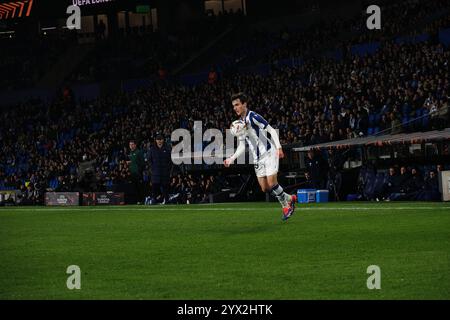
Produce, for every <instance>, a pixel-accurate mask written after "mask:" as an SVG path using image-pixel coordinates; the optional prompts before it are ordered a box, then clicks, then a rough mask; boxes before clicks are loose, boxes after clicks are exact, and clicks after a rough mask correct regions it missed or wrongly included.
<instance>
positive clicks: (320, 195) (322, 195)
mask: <svg viewBox="0 0 450 320" xmlns="http://www.w3.org/2000/svg"><path fill="white" fill-rule="evenodd" d="M316 202H328V190H317V191H316Z"/></svg>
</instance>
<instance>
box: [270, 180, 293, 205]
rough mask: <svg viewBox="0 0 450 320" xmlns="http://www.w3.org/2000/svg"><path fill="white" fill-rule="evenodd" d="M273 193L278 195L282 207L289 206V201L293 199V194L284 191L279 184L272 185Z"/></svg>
mask: <svg viewBox="0 0 450 320" xmlns="http://www.w3.org/2000/svg"><path fill="white" fill-rule="evenodd" d="M272 194H273V195H274V196H275V197H277V199H278V201H279V202H280V204H281V206H282V207H287V206H288V203H289V201H291V196H290V195H288V194H287V193H286V192H284V191H283V188H282V187H281V186H280V185H279V184H276V185H274V186H273V187H272Z"/></svg>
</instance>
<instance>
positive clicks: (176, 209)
mask: <svg viewBox="0 0 450 320" xmlns="http://www.w3.org/2000/svg"><path fill="white" fill-rule="evenodd" d="M276 209H278V208H264V207H260V208H259V207H250V208H236V207H234V208H205V207H203V208H200V207H196V208H177V207H165V208H133V207H131V208H130V207H110V208H93V207H65V208H51V207H47V208H13V209H10V210H8V209H0V212H2V211H5V212H8V211H9V212H13V211H61V212H64V211H83V212H90V211H119V212H120V211H263V210H264V211H268V210H270V211H273V210H276ZM297 210H298V211H300V212H301V211H305V210H306V211H366V210H378V211H395V210H450V207H304V208H302V207H300V206H297ZM449 212H450V211H449Z"/></svg>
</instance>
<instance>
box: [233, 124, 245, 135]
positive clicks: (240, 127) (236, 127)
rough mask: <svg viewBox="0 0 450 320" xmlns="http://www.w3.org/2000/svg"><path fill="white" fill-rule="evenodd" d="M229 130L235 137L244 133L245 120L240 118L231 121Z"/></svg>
mask: <svg viewBox="0 0 450 320" xmlns="http://www.w3.org/2000/svg"><path fill="white" fill-rule="evenodd" d="M230 130H231V134H232V135H233V136H235V137H239V136H242V135H243V134H244V133H245V122H244V121H242V120H236V121H233V123H232V124H231V127H230Z"/></svg>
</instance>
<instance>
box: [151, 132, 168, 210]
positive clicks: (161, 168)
mask: <svg viewBox="0 0 450 320" xmlns="http://www.w3.org/2000/svg"><path fill="white" fill-rule="evenodd" d="M170 154H171V149H170V147H168V146H167V145H166V144H165V143H164V137H163V136H162V135H157V136H156V140H155V144H154V145H153V146H152V147H151V148H150V152H149V159H148V163H149V165H150V170H151V176H152V178H151V181H152V203H155V202H156V199H157V197H158V196H162V200H161V203H163V204H165V203H166V201H167V200H168V192H169V182H170V181H169V180H170V171H171V169H172V159H171V157H170Z"/></svg>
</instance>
